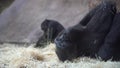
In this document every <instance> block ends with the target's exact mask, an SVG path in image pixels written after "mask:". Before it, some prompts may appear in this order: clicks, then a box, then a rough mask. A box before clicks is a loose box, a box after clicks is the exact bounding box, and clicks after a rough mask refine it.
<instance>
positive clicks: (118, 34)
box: [98, 13, 120, 61]
mask: <svg viewBox="0 0 120 68" xmlns="http://www.w3.org/2000/svg"><path fill="white" fill-rule="evenodd" d="M119 52H120V13H118V14H116V16H115V18H114V21H113V24H112V27H111V30H110V32H109V33H108V35H107V36H106V38H105V42H104V44H103V45H102V47H101V49H100V51H99V52H98V55H99V56H100V57H101V58H102V59H103V60H108V59H112V60H113V61H120V53H119Z"/></svg>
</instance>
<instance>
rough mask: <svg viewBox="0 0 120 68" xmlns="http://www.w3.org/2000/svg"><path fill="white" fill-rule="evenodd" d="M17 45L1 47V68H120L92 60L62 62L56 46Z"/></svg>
mask: <svg viewBox="0 0 120 68" xmlns="http://www.w3.org/2000/svg"><path fill="white" fill-rule="evenodd" d="M33 46H34V44H31V45H30V46H29V47H27V46H26V45H25V46H23V45H22V46H18V45H15V44H2V45H1V46H0V68H120V62H111V61H107V62H103V61H100V60H94V59H90V58H86V57H84V58H78V59H75V60H73V61H72V62H70V61H66V62H64V63H63V62H61V61H59V60H58V58H57V56H56V54H55V45H54V44H50V45H48V46H47V47H45V48H33Z"/></svg>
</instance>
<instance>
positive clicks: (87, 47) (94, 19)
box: [55, 2, 116, 61]
mask: <svg viewBox="0 0 120 68" xmlns="http://www.w3.org/2000/svg"><path fill="white" fill-rule="evenodd" d="M115 14H116V5H115V4H114V3H113V2H103V3H101V4H100V5H98V6H97V7H96V8H94V9H93V10H91V11H90V12H89V13H88V14H87V15H86V16H85V18H83V20H82V21H80V23H78V24H77V25H75V26H73V27H71V28H68V29H66V30H64V31H62V32H61V33H60V34H59V35H58V36H57V38H56V39H55V44H56V54H57V56H58V58H59V59H60V60H61V61H65V60H72V59H74V58H77V57H80V56H88V57H92V58H95V57H96V55H97V53H98V51H99V49H100V47H101V45H102V43H103V42H104V39H105V37H106V35H107V33H108V32H109V30H110V28H111V24H112V22H113V18H114V16H115ZM100 56H101V55H100Z"/></svg>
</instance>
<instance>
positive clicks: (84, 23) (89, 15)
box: [79, 5, 101, 26]
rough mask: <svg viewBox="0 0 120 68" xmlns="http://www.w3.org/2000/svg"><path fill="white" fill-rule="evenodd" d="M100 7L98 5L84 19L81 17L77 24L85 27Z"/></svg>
mask: <svg viewBox="0 0 120 68" xmlns="http://www.w3.org/2000/svg"><path fill="white" fill-rule="evenodd" d="M100 7H101V5H98V6H97V7H96V8H94V9H92V10H91V11H90V12H89V13H88V14H87V15H86V16H85V17H83V19H82V20H81V21H80V22H79V24H81V25H83V26H86V25H87V24H88V22H89V21H90V20H91V18H92V17H93V16H94V15H95V13H96V11H97V10H98V9H99V8H100Z"/></svg>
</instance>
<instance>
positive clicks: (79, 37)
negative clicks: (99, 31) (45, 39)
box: [55, 26, 91, 61]
mask: <svg viewBox="0 0 120 68" xmlns="http://www.w3.org/2000/svg"><path fill="white" fill-rule="evenodd" d="M90 35H91V34H90V33H88V32H87V31H86V30H85V28H82V27H79V29H78V27H76V26H75V27H74V28H69V29H66V30H63V31H62V32H61V33H60V34H59V35H58V36H57V37H56V39H55V44H56V54H57V56H58V58H59V59H60V60H61V61H65V60H72V59H74V58H77V57H78V56H80V55H81V56H82V55H83V54H84V53H83V52H86V51H84V50H86V49H87V48H88V47H87V46H88V45H90V42H91V39H89V37H91V36H90Z"/></svg>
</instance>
